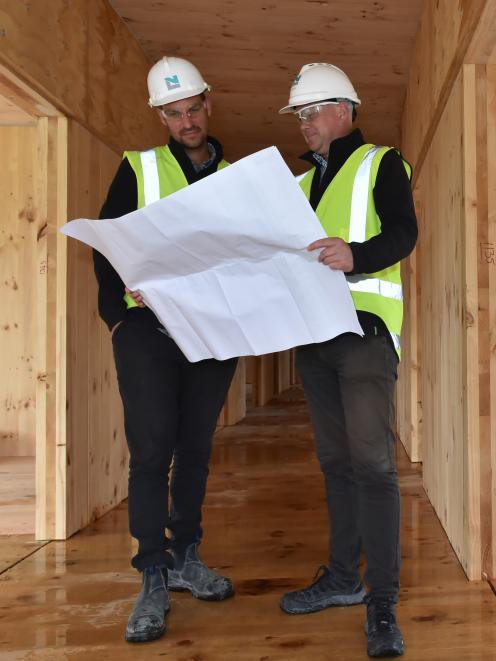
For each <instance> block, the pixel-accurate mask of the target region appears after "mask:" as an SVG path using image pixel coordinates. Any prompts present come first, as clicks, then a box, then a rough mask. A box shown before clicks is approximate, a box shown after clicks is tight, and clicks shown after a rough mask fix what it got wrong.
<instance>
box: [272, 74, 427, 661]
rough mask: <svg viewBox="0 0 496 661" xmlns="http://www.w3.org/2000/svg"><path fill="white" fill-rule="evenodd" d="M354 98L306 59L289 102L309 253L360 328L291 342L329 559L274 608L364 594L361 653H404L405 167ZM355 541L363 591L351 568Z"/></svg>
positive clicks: (307, 606) (334, 602)
mask: <svg viewBox="0 0 496 661" xmlns="http://www.w3.org/2000/svg"><path fill="white" fill-rule="evenodd" d="M359 105H360V99H359V98H358V96H357V93H356V91H355V89H354V87H353V85H352V84H351V81H350V80H349V78H348V77H347V76H346V74H345V73H344V72H343V71H341V69H338V68H337V67H335V66H333V65H331V64H325V63H314V64H307V65H305V66H304V67H303V68H302V69H301V71H300V73H299V74H298V75H297V76H296V78H295V80H294V82H293V85H292V87H291V91H290V97H289V105H287V106H286V107H284V108H282V109H281V110H280V111H279V112H280V113H293V114H294V115H296V117H297V119H298V120H299V123H300V124H299V126H300V131H301V133H302V135H303V138H304V140H305V142H306V143H307V145H308V147H309V148H310V151H309V152H307V153H306V154H305V155H304V156H303V158H304V160H306V161H308V162H309V163H310V164H311V166H312V168H311V169H310V171H309V172H307V173H306V174H305V175H304V176H303V177H302V178H300V185H301V187H302V189H303V191H304V193H305V195H306V196H307V198H308V199H309V201H310V204H311V205H312V207H313V209H314V210H315V212H316V214H317V216H318V218H319V220H320V222H321V224H322V227H323V230H324V232H325V233H326V234H327V237H328V238H325V239H321V240H318V241H315V242H314V243H312V244H311V245H310V246H309V247H308V249H309V250H319V251H320V253H319V261H320V262H321V263H322V265H323V266H325V267H327V268H332V269H337V270H340V271H343V272H344V274H345V276H346V278H347V280H348V284H349V287H350V290H351V294H352V297H353V301H354V304H355V307H356V310H357V314H358V319H359V321H360V323H361V326H362V328H363V331H364V333H365V334H364V337H363V338H362V337H360V336H359V335H356V334H353V333H345V334H343V335H340V336H338V337H337V338H335V339H332V340H329V341H327V342H322V343H320V344H312V345H307V346H303V347H299V348H298V351H297V366H298V370H299V374H300V376H301V380H302V383H303V387H304V390H305V395H306V398H307V401H308V405H309V410H310V416H311V420H312V425H313V428H314V434H315V443H316V451H317V455H318V458H319V462H320V466H321V469H322V472H323V475H324V481H325V489H326V498H327V506H328V511H329V517H330V521H331V525H332V541H331V545H330V553H329V565H328V566H324V565H323V566H322V567H321V568H320V570H319V572H317V576H316V577H315V579H314V581H313V582H312V584H311V585H309V586H308V587H306V588H304V589H300V590H296V591H294V592H289V593H287V594H285V595H284V596H283V597H282V599H281V602H280V606H281V608H282V610H283V611H285V612H287V613H294V614H304V613H312V612H315V611H319V610H322V609H324V608H328V607H331V606H351V605H354V604H360V603H362V602H363V601H365V602H366V603H367V619H366V623H365V629H366V633H367V641H368V643H367V651H368V654H369V656H372V657H383V656H399V655H401V654H403V638H402V634H401V631H400V629H399V627H398V625H397V623H396V613H395V604H396V602H397V599H398V592H399V578H400V577H399V574H400V496H399V488H398V477H397V472H396V460H395V436H394V432H393V429H392V425H393V423H394V388H395V382H396V376H397V364H398V358H399V354H400V332H401V321H402V312H403V303H402V290H401V277H400V260H401V259H403V258H404V257H406V256H407V255H408V254H409V253H410V252H411V251H412V250H413V248H414V246H415V242H416V239H417V222H416V217H415V210H414V206H413V200H412V194H411V189H410V180H409V178H410V167H409V165H408V164H407V163H406V162H405V161H404V160H403V159H402V158H401V156H400V154H399V152H398V151H396V150H395V149H391V148H389V147H376V146H375V145H372V144H366V143H365V141H364V139H363V137H362V134H361V132H360V131H359V130H358V129H354V130H353V125H352V124H353V121H354V119H355V118H356V110H357V107H358V106H359ZM362 548H363V550H364V553H365V557H366V562H367V569H366V572H365V577H364V580H365V583H366V584H367V587H368V593H367V594H366V591H365V587H364V584H363V583H362V580H361V577H360V571H359V564H360V552H361V549H362Z"/></svg>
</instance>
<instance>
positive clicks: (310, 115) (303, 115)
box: [294, 100, 341, 122]
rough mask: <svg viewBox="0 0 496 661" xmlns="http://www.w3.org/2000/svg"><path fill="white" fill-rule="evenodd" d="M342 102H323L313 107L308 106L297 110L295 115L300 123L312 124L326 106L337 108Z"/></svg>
mask: <svg viewBox="0 0 496 661" xmlns="http://www.w3.org/2000/svg"><path fill="white" fill-rule="evenodd" d="M339 103H341V102H340V101H337V100H336V101H321V102H320V103H316V104H315V105H313V106H307V107H306V108H302V109H301V110H295V112H294V114H295V115H296V117H298V121H300V122H312V121H313V120H314V119H316V118H317V117H318V115H319V114H320V113H321V112H322V108H323V107H324V106H337V105H338V104H339Z"/></svg>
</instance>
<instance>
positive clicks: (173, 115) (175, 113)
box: [160, 101, 207, 123]
mask: <svg viewBox="0 0 496 661" xmlns="http://www.w3.org/2000/svg"><path fill="white" fill-rule="evenodd" d="M206 107H207V106H206V103H205V101H199V102H198V103H195V104H194V105H193V106H191V107H190V108H188V109H187V110H185V111H184V112H180V111H179V110H171V109H170V108H161V109H160V112H161V113H162V115H163V116H164V117H165V118H166V119H168V120H169V121H170V122H175V123H179V122H182V121H183V119H186V117H188V118H189V119H194V118H195V117H197V116H198V115H199V114H200V112H201V111H202V110H204V109H205V108H206Z"/></svg>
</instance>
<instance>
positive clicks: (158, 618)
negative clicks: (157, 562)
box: [126, 567, 170, 643]
mask: <svg viewBox="0 0 496 661" xmlns="http://www.w3.org/2000/svg"><path fill="white" fill-rule="evenodd" d="M169 608H170V604H169V593H168V592H167V569H166V568H165V567H147V568H146V569H145V570H144V572H143V584H142V586H141V592H140V593H139V595H138V598H137V599H136V603H135V604H134V608H133V610H132V612H131V615H130V616H129V619H128V621H127V627H126V640H127V641H128V642H130V643H146V642H147V641H149V640H155V639H156V638H160V636H162V634H163V633H164V632H165V616H166V615H167V613H168V612H169Z"/></svg>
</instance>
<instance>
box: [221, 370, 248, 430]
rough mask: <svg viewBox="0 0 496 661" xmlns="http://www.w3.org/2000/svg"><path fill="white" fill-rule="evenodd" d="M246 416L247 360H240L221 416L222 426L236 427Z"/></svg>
mask: <svg viewBox="0 0 496 661" xmlns="http://www.w3.org/2000/svg"><path fill="white" fill-rule="evenodd" d="M245 416H246V358H240V359H239V361H238V366H237V367H236V372H235V373H234V376H233V380H232V382H231V386H230V388H229V391H228V393H227V397H226V401H225V403H224V406H223V407H222V411H221V412H220V415H219V420H218V424H219V425H221V426H229V425H235V424H236V423H237V422H239V421H240V420H242V419H243V418H244V417H245Z"/></svg>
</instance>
